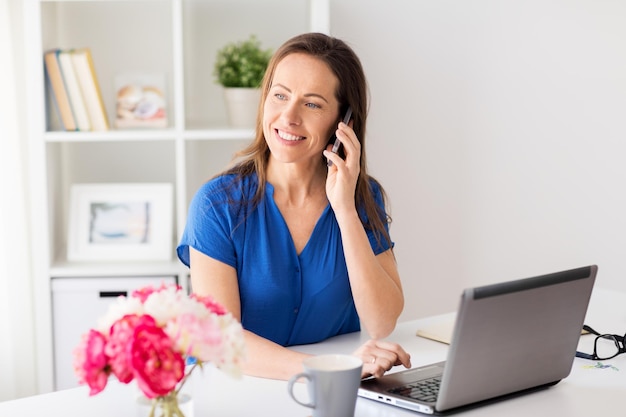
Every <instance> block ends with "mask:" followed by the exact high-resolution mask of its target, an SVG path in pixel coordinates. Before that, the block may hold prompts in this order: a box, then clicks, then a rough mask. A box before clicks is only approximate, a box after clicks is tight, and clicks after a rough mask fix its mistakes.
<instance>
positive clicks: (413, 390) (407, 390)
mask: <svg viewBox="0 0 626 417" xmlns="http://www.w3.org/2000/svg"><path fill="white" fill-rule="evenodd" d="M440 384H441V376H436V377H434V378H429V379H423V380H421V381H418V382H412V383H410V384H407V385H403V386H401V387H397V388H392V389H390V390H389V392H390V393H392V394H396V395H401V396H403V397H407V398H412V399H415V400H419V401H427V402H434V401H436V400H437V394H439V385H440Z"/></svg>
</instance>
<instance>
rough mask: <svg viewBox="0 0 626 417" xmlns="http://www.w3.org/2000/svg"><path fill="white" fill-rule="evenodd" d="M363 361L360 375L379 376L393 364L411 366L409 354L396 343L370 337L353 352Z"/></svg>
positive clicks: (364, 376)
mask: <svg viewBox="0 0 626 417" xmlns="http://www.w3.org/2000/svg"><path fill="white" fill-rule="evenodd" d="M353 355H354V356H357V357H359V358H360V359H361V360H362V361H363V370H362V372H361V377H363V378H366V377H369V376H374V377H376V378H380V377H381V376H383V375H384V374H385V372H387V371H388V370H390V369H391V368H392V367H394V366H398V365H404V367H405V368H410V367H411V355H409V354H408V353H407V352H406V351H405V350H404V349H403V348H402V346H400V345H399V344H397V343H392V342H386V341H383V340H375V339H370V340H368V341H367V342H365V343H364V344H363V345H361V347H359V348H358V349H357V350H356V351H354V353H353Z"/></svg>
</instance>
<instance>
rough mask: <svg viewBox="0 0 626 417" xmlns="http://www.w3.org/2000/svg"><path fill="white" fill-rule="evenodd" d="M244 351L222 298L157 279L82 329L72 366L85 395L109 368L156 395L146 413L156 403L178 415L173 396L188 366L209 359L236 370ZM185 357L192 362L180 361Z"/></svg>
mask: <svg viewBox="0 0 626 417" xmlns="http://www.w3.org/2000/svg"><path fill="white" fill-rule="evenodd" d="M244 350H245V346H244V339H243V330H242V327H241V324H240V323H239V322H238V321H237V320H236V319H235V318H234V317H233V316H232V315H231V314H230V313H228V312H227V311H226V310H225V309H224V308H223V307H222V306H221V305H220V304H218V303H217V302H215V301H214V300H213V299H211V298H210V297H200V296H198V295H195V294H192V295H187V294H186V293H185V291H184V290H183V289H182V288H181V287H180V286H177V285H161V286H160V287H158V288H153V287H145V288H142V289H139V290H136V291H134V292H133V293H132V294H131V296H130V297H125V296H121V297H118V299H117V300H116V302H115V303H113V304H112V305H111V306H110V307H109V310H108V312H107V314H105V315H104V316H103V317H102V318H101V319H100V322H99V324H98V326H97V327H96V328H95V329H90V330H89V331H88V332H87V333H85V334H84V335H83V336H82V338H81V342H80V343H79V345H78V346H77V347H76V348H75V350H74V371H75V373H76V375H77V376H78V379H79V382H80V383H81V384H87V385H88V386H89V388H90V392H89V394H90V395H95V394H98V393H99V392H101V391H102V390H103V389H104V388H105V387H106V384H107V380H108V378H109V376H110V375H111V374H113V375H114V376H115V377H117V379H118V380H119V381H120V382H122V383H125V384H127V383H129V382H131V381H132V380H136V381H137V385H138V387H139V389H140V390H141V391H142V392H143V394H144V395H145V396H146V397H147V398H149V399H154V400H155V401H153V406H152V410H151V414H150V415H151V416H152V415H153V414H154V410H155V408H156V407H157V405H160V407H161V409H162V410H163V416H164V417H165V416H167V417H173V416H178V417H184V416H183V414H182V412H181V411H180V408H179V407H178V398H177V396H178V392H179V391H180V388H181V387H182V385H183V383H184V382H185V380H186V379H187V377H188V376H189V375H190V374H191V372H193V370H194V369H196V367H197V366H200V367H201V366H202V363H203V362H211V363H213V364H214V365H215V366H217V367H218V368H219V369H221V370H223V371H225V372H227V373H229V374H231V375H233V376H240V375H241V364H242V361H243V358H244V353H245V352H244ZM189 362H191V363H194V365H193V366H189V367H186V366H185V365H186V363H189ZM186 368H188V369H189V370H188V371H186Z"/></svg>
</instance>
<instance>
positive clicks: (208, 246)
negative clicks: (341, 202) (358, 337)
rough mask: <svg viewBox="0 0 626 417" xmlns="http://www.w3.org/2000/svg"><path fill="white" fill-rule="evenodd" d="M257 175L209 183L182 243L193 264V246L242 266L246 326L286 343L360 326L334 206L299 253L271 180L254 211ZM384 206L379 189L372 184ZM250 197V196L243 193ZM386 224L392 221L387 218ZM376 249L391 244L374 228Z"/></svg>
mask: <svg viewBox="0 0 626 417" xmlns="http://www.w3.org/2000/svg"><path fill="white" fill-rule="evenodd" d="M257 183H258V181H257V177H256V175H252V176H250V177H246V178H243V179H241V180H236V177H235V176H234V175H225V176H221V177H217V178H215V179H213V180H211V181H209V182H207V183H206V184H204V185H203V186H202V187H201V188H200V189H199V190H198V192H197V193H196V195H195V196H194V198H193V200H192V202H191V205H190V207H189V213H188V217H187V225H186V227H185V231H184V233H183V236H182V238H181V241H180V244H179V246H178V248H177V253H178V257H179V259H180V260H181V261H182V262H183V263H184V264H185V265H187V266H189V247H190V246H191V247H193V248H194V249H196V250H198V251H199V252H202V253H204V254H205V255H208V256H210V257H211V258H214V259H216V260H218V261H221V262H224V263H225V264H227V265H230V266H232V267H233V268H235V269H236V271H237V277H238V281H239V294H240V297H241V323H242V325H243V327H244V328H245V329H247V330H250V331H252V332H254V333H256V334H258V335H260V336H262V337H264V338H266V339H269V340H272V341H274V342H276V343H278V344H280V345H283V346H289V345H298V344H307V343H315V342H319V341H322V340H324V339H327V338H329V337H331V336H335V335H338V334H343V333H349V332H354V331H357V330H359V329H360V324H359V317H358V315H357V312H356V308H355V306H354V300H353V298H352V292H351V289H350V282H349V280H348V270H347V267H346V261H345V258H344V253H343V246H342V241H341V234H340V231H339V225H338V224H337V220H336V219H335V215H334V212H333V210H332V208H331V206H330V204H328V205H327V206H326V208H325V209H324V212H323V213H322V215H321V216H320V218H319V219H318V221H317V223H316V225H315V228H314V229H313V233H312V234H311V237H310V239H309V241H308V242H307V244H306V246H305V247H304V249H303V250H302V252H301V253H300V255H298V254H297V253H296V249H295V246H294V243H293V241H292V239H291V234H290V233H289V229H288V228H287V224H286V223H285V220H284V219H283V216H282V214H281V213H280V211H279V209H278V207H277V206H276V203H275V202H274V198H273V195H274V188H273V187H272V185H271V184H270V183H267V184H266V191H265V196H264V198H262V199H261V201H260V203H259V204H258V205H257V206H256V207H254V208H253V209H250V206H249V205H248V204H246V203H245V201H248V200H249V199H251V198H252V197H253V196H254V193H255V192H256V189H257ZM372 186H373V187H374V188H373V191H374V195H375V198H376V201H377V202H378V204H379V206H381V207H382V205H383V202H382V196H381V193H380V189H379V188H378V187H376V185H375V184H374V183H372ZM244 197H245V198H244ZM385 224H386V223H385ZM367 234H368V237H369V241H370V245H371V246H372V249H373V251H374V253H375V254H379V253H382V252H384V251H386V250H387V249H389V246H388V245H387V244H386V242H385V241H384V239H382V241H381V242H380V244H379V243H378V242H377V241H376V238H375V237H374V234H373V233H372V232H371V231H369V230H367Z"/></svg>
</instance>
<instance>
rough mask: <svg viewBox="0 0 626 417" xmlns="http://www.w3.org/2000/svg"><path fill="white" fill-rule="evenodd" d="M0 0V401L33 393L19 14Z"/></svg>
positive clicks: (33, 375) (33, 342)
mask: <svg viewBox="0 0 626 417" xmlns="http://www.w3.org/2000/svg"><path fill="white" fill-rule="evenodd" d="M10 3H17V2H11V1H9V0H0V55H1V56H2V57H3V64H2V66H0V91H2V96H1V97H0V128H1V129H2V130H1V131H0V137H2V141H0V190H2V194H3V196H2V198H0V335H2V337H1V340H2V342H0V375H2V377H1V378H0V401H3V400H9V399H13V398H18V397H23V396H27V395H32V394H34V393H35V386H36V380H35V369H34V366H35V365H34V364H35V354H34V350H33V346H35V341H34V337H33V334H34V329H33V316H32V301H31V299H32V298H31V297H32V296H31V284H30V282H31V279H30V268H29V267H28V265H29V257H28V241H27V236H28V233H27V231H28V227H27V220H26V215H25V213H27V209H26V204H25V202H26V190H27V188H25V185H26V181H25V179H24V177H23V176H22V175H21V173H23V172H25V167H24V166H23V164H22V161H23V160H24V158H23V157H22V150H21V149H20V145H21V144H23V143H24V141H23V140H21V138H20V135H19V133H18V125H17V123H18V122H17V120H18V114H17V110H16V109H18V108H19V107H18V100H17V91H16V88H15V86H16V85H18V83H17V82H16V74H18V72H17V71H16V70H15V62H14V59H13V57H14V56H15V55H14V51H13V48H12V45H13V44H17V42H12V39H13V38H14V36H13V34H14V33H15V32H16V30H15V28H13V27H12V23H14V22H20V21H21V19H20V18H18V17H20V16H16V14H17V13H16V11H15V10H12V9H11V7H10Z"/></svg>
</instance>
